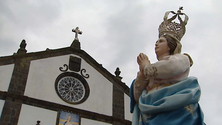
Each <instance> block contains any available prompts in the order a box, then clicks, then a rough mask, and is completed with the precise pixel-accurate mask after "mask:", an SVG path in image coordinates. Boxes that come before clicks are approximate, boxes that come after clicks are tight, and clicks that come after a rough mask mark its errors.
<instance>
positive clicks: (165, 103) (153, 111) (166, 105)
mask: <svg viewBox="0 0 222 125" xmlns="http://www.w3.org/2000/svg"><path fill="white" fill-rule="evenodd" d="M134 81H135V80H134ZM134 81H133V82H132V84H131V87H130V98H131V102H130V112H131V113H133V119H132V125H205V124H204V122H203V117H204V116H203V113H202V110H201V108H200V106H199V104H198V101H199V99H200V94H201V91H200V86H199V84H198V81H197V78H196V77H188V78H187V79H185V80H183V81H181V82H179V83H176V84H173V85H171V86H167V87H164V88H162V89H159V90H156V91H153V92H150V93H148V94H147V90H144V91H143V92H142V94H141V96H140V98H139V103H138V104H137V103H136V102H135V100H134V95H133V84H134Z"/></svg>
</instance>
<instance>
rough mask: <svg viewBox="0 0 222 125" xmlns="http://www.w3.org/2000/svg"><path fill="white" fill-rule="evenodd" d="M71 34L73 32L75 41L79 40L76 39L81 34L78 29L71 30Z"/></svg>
mask: <svg viewBox="0 0 222 125" xmlns="http://www.w3.org/2000/svg"><path fill="white" fill-rule="evenodd" d="M72 32H75V33H76V34H75V40H79V39H78V34H82V31H80V30H79V27H76V29H72Z"/></svg>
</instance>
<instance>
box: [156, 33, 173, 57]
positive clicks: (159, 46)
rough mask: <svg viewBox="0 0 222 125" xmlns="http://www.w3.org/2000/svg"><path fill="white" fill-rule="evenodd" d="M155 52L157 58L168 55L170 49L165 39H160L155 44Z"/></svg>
mask: <svg viewBox="0 0 222 125" xmlns="http://www.w3.org/2000/svg"><path fill="white" fill-rule="evenodd" d="M155 52H156V54H157V56H158V57H159V56H161V55H163V54H169V52H170V48H169V47H168V44H167V40H166V38H165V37H160V38H159V39H158V40H157V42H156V44H155Z"/></svg>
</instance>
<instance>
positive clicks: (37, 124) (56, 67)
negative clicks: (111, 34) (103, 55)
mask: <svg viewBox="0 0 222 125" xmlns="http://www.w3.org/2000/svg"><path fill="white" fill-rule="evenodd" d="M25 48H26V41H25V40H23V41H22V42H21V45H20V49H19V50H18V52H17V53H15V54H13V55H11V56H3V57H0V72H1V73H0V112H1V114H0V124H1V125H89V124H90V125H130V124H131V114H130V112H129V109H130V106H129V105H130V97H129V87H128V86H127V85H126V84H125V83H123V82H122V81H121V77H120V76H119V74H120V73H119V72H120V71H119V68H117V70H116V72H115V75H112V74H111V73H110V72H109V71H107V70H106V69H105V68H104V67H103V66H102V65H101V64H99V63H98V62H96V60H94V59H93V58H92V57H91V56H90V55H89V54H87V53H86V52H85V51H84V50H82V49H81V47H80V43H79V40H78V38H77V37H76V38H75V39H74V41H73V43H72V44H71V46H70V47H66V48H60V49H54V50H50V49H47V50H45V51H40V52H33V53H27V52H26V49H25Z"/></svg>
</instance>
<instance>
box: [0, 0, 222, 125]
mask: <svg viewBox="0 0 222 125" xmlns="http://www.w3.org/2000/svg"><path fill="white" fill-rule="evenodd" d="M221 5H222V1H221V0H195V1H194V0H45V1H43V0H19V1H18V0H7V1H6V0H1V1H0V56H8V55H12V54H13V53H14V52H17V50H18V48H19V45H20V43H21V41H22V39H25V40H26V42H27V46H26V49H27V50H28V52H37V51H44V50H45V49H46V48H49V49H58V48H63V47H68V46H70V45H71V43H72V41H73V39H74V33H73V32H71V30H72V29H73V28H75V27H77V26H78V27H79V28H80V30H81V31H82V32H83V34H82V35H80V36H79V40H80V42H81V48H82V49H83V50H84V51H86V52H87V53H88V54H90V55H91V56H92V57H93V58H94V59H95V60H96V61H97V62H98V63H100V64H102V65H103V67H105V68H106V69H107V70H108V71H110V72H111V73H113V74H114V72H115V69H116V67H119V68H120V70H121V76H122V77H123V79H122V81H123V82H125V83H126V84H127V85H128V86H130V84H131V81H132V80H133V79H134V78H135V77H136V72H137V71H138V65H137V63H136V57H137V55H138V54H139V53H141V52H143V53H146V54H147V55H148V57H149V58H150V60H151V62H153V63H154V62H156V61H157V59H156V55H155V53H154V44H155V41H156V40H157V38H158V26H159V24H160V23H161V22H162V21H163V16H164V13H165V12H166V11H169V10H173V11H177V10H178V8H179V7H180V6H183V7H184V10H183V12H184V13H186V14H187V15H188V16H189V21H188V24H187V30H186V34H185V36H184V37H183V39H182V41H181V42H182V44H183V49H182V52H186V53H189V54H190V55H191V57H192V58H193V60H194V65H193V66H192V68H191V72H190V75H191V76H196V77H197V78H198V80H199V83H200V85H201V88H202V96H201V100H200V105H201V107H202V109H203V111H204V114H205V122H206V123H207V124H209V125H210V124H211V125H221V124H222V121H221V118H222V113H221V112H222V107H221V106H220V105H221V103H222V100H221V95H222V91H221V88H222V85H221V84H222V79H221V72H222V68H221V66H220V63H221V62H222V56H221V55H220V54H222V48H221V47H222V42H221V32H222V28H221V27H222V24H221V20H222V16H221V13H222V9H221Z"/></svg>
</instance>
